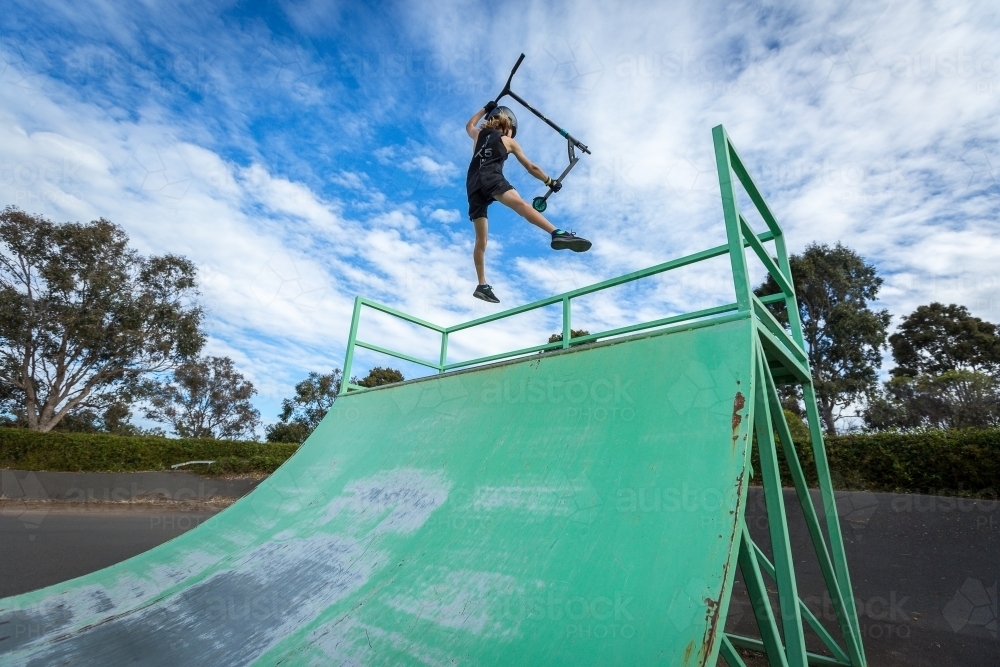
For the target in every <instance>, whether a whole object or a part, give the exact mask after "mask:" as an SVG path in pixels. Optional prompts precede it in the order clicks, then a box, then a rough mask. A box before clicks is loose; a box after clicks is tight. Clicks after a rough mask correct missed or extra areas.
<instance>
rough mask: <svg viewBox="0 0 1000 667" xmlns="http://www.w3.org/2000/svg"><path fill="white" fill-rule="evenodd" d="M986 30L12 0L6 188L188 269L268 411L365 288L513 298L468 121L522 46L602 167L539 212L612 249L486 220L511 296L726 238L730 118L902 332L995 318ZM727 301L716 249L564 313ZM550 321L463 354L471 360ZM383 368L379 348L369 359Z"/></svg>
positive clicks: (809, 224)
mask: <svg viewBox="0 0 1000 667" xmlns="http://www.w3.org/2000/svg"><path fill="white" fill-rule="evenodd" d="M998 33H1000V13H998V12H997V11H995V10H992V9H984V5H983V4H982V3H979V4H976V3H961V2H959V3H947V4H934V3H918V2H895V3H869V2H866V3H849V2H848V3H815V2H810V3H801V4H796V3H787V4H784V5H782V6H780V7H779V6H772V5H758V4H733V3H725V4H723V3H699V2H687V3H670V4H669V6H667V5H666V4H665V3H664V4H663V6H650V4H649V3H643V2H636V3H615V4H614V5H609V4H606V3H592V2H591V3H560V2H549V3H526V2H508V3H503V5H502V12H501V11H500V9H499V8H498V5H497V4H496V3H485V2H436V3H417V2H410V3H383V4H379V5H375V6H371V7H369V6H362V5H360V4H358V3H338V2H309V1H299V2H273V3H232V2H229V3H212V2H190V3H188V2H176V3H166V2H156V3H153V2H150V3H139V2H117V3H112V2H84V3H69V2H58V1H46V0H35V1H32V2H18V1H17V0H8V2H7V3H6V8H5V11H4V12H3V13H2V15H0V199H2V204H3V205H7V204H13V205H16V206H19V207H20V208H22V209H24V210H26V211H29V212H33V213H41V214H44V215H46V216H48V217H50V218H52V219H53V220H57V221H62V220H91V219H95V218H97V217H102V216H103V217H106V218H108V219H111V220H113V221H115V222H116V223H118V224H120V225H122V226H123V227H124V228H125V229H126V230H127V231H128V233H129V234H130V236H131V238H132V240H133V243H134V244H135V245H136V246H137V247H138V248H140V249H141V250H142V251H143V252H146V253H164V252H174V253H180V254H183V255H185V256H187V257H189V258H190V259H192V260H193V261H194V262H195V263H196V264H197V265H198V267H199V274H200V281H201V288H202V293H203V297H202V299H203V302H204V304H205V305H206V307H207V308H208V311H209V315H210V316H209V319H208V321H207V328H208V332H209V336H210V341H209V344H208V347H207V349H206V351H207V352H208V353H211V354H219V355H229V356H231V357H233V359H234V360H236V363H237V366H238V367H239V368H240V370H241V371H242V372H244V374H246V375H247V376H248V377H250V378H251V379H252V380H253V381H254V383H255V385H256V386H257V387H258V389H259V391H260V395H259V396H258V407H259V408H260V409H261V412H262V414H263V416H264V418H265V419H267V420H273V419H274V418H275V416H276V413H277V412H278V405H279V403H280V400H281V398H282V397H284V396H288V395H290V393H291V387H292V385H294V383H295V382H297V381H298V380H300V379H302V378H303V377H304V376H305V375H306V373H308V372H309V371H312V370H316V371H325V370H328V369H330V368H332V367H335V366H340V365H341V364H342V360H343V352H344V349H343V348H344V342H345V340H346V338H347V331H348V327H349V320H350V311H351V305H352V300H353V297H354V295H355V294H364V295H367V296H369V297H371V298H374V299H376V300H379V301H382V302H384V303H387V304H389V305H392V306H395V307H398V308H400V309H402V310H404V311H406V312H410V313H412V314H415V315H418V316H420V317H423V318H425V319H429V320H431V321H434V322H438V323H441V324H452V323H456V322H459V321H463V320H465V319H469V318H471V317H475V316H478V315H482V314H486V313H488V312H491V310H492V309H493V308H494V307H491V306H488V305H486V304H484V303H481V302H479V301H476V300H474V299H472V298H471V291H472V288H473V287H474V284H475V274H474V272H473V270H472V266H471V259H470V253H471V243H472V233H471V225H470V224H469V223H468V222H467V220H466V216H465V212H466V202H465V193H464V187H463V181H464V173H465V169H466V167H467V164H468V162H467V160H468V158H469V154H470V142H469V140H468V138H467V137H466V136H465V133H464V131H463V126H464V123H465V121H466V119H467V118H468V116H470V115H471V114H472V112H473V111H474V110H475V109H476V108H478V107H480V106H482V104H483V103H484V102H485V101H486V100H488V99H490V98H492V97H493V96H494V95H495V94H496V92H497V91H498V90H499V88H500V87H501V86H502V84H503V81H504V79H505V78H506V74H507V72H508V71H509V69H510V67H511V65H512V64H513V62H514V60H515V59H516V58H517V55H518V54H519V53H521V52H524V53H525V54H526V55H527V59H526V61H525V64H524V65H523V66H522V68H521V70H520V71H519V73H518V75H517V79H516V80H515V87H514V88H515V90H516V91H517V92H519V93H520V94H521V95H522V96H524V97H526V98H527V99H528V100H529V101H531V102H533V103H534V104H536V105H537V106H538V107H539V108H541V109H542V110H544V111H545V112H546V113H547V114H548V115H549V116H550V117H552V118H554V119H556V120H557V121H559V122H560V123H561V124H563V125H564V126H565V127H567V128H568V129H569V130H570V131H571V132H573V133H574V134H575V135H576V136H578V137H579V138H580V139H582V140H583V141H584V142H585V143H587V144H588V145H589V146H590V147H591V149H592V150H593V155H592V156H586V157H585V158H584V159H583V161H582V162H581V163H580V164H579V165H578V166H577V168H576V170H575V171H574V172H573V174H572V175H571V176H570V177H569V178H568V179H567V182H566V187H565V189H564V191H563V192H562V193H560V194H559V195H558V196H557V197H555V198H553V200H552V205H551V206H550V208H549V211H548V214H551V215H550V217H551V219H552V220H553V222H554V223H555V224H557V225H559V226H561V227H565V228H570V229H575V230H577V231H578V232H579V233H581V234H583V235H585V236H587V237H588V238H591V239H592V240H593V241H594V242H595V246H594V249H593V250H592V251H591V252H589V253H587V254H585V255H574V254H572V253H552V252H551V251H550V250H548V247H547V242H546V241H547V239H546V238H545V236H544V234H542V233H540V232H539V231H538V230H536V229H534V228H532V227H530V226H528V225H527V224H526V223H524V222H523V221H521V220H520V219H518V218H517V217H516V216H515V215H513V214H512V213H510V212H509V211H503V210H501V207H500V206H499V205H494V207H493V208H492V209H491V213H492V215H491V229H490V232H491V240H490V248H489V254H488V266H489V271H490V273H489V277H490V282H491V283H493V284H494V286H495V287H496V290H497V293H498V294H499V296H500V297H501V299H503V302H504V303H503V305H504V306H508V305H516V304H519V303H524V302H526V301H529V300H532V299H534V298H539V297H542V296H547V295H550V294H553V293H557V292H561V291H564V290H567V289H571V288H573V287H577V286H581V285H585V284H589V283H591V282H594V281H597V280H601V279H604V278H608V277H612V276H615V275H619V274H621V273H623V272H626V271H629V270H634V269H637V268H642V267H645V266H649V265H652V264H655V263H658V262H661V261H664V260H666V259H669V258H672V257H675V256H678V255H681V254H685V253H688V252H692V251H696V250H700V249H703V248H706V247H709V246H712V245H716V244H718V243H721V242H722V240H723V238H724V230H723V227H722V220H721V206H720V202H719V196H718V182H717V180H716V176H715V173H714V170H715V167H714V163H713V157H712V143H711V128H712V126H714V125H716V124H718V123H724V124H725V125H726V128H727V130H728V131H729V133H730V135H731V136H732V138H733V140H734V141H735V143H736V145H737V146H738V147H739V148H740V150H741V153H742V154H743V156H744V158H745V159H746V160H747V162H748V163H749V165H750V168H751V170H752V171H753V172H754V174H755V176H756V177H757V180H758V182H759V183H760V184H761V185H762V188H763V190H764V192H765V195H766V196H767V197H768V199H769V201H770V203H771V205H772V207H773V208H774V209H775V211H776V212H777V214H778V216H779V219H780V221H781V222H782V224H783V226H784V227H785V229H786V232H787V235H788V239H789V243H790V246H791V249H792V250H793V251H797V250H800V249H801V248H802V247H804V246H805V245H806V244H807V243H810V242H813V241H818V242H824V243H836V242H838V241H841V242H843V243H845V244H847V245H849V246H850V247H852V248H855V249H856V250H858V251H859V252H861V253H862V254H863V255H864V256H865V257H867V258H868V259H869V260H871V261H873V262H875V263H876V265H877V266H878V268H879V271H880V273H881V275H882V276H883V277H884V278H885V280H886V285H885V288H884V289H883V293H882V297H883V298H882V305H883V306H884V307H887V308H889V309H890V311H891V312H892V313H893V314H895V315H902V314H906V313H909V312H910V311H911V310H912V309H913V308H914V307H915V306H917V305H919V304H922V303H928V302H930V301H932V300H938V301H944V302H947V303H951V302H956V303H962V304H964V305H967V306H968V307H969V308H970V309H971V310H972V311H973V312H974V313H975V314H976V315H979V316H981V317H983V318H985V319H988V320H991V321H1000V271H998V270H997V268H996V267H997V266H998V264H1000V262H998V260H1000V246H998V244H997V243H996V242H995V239H996V238H997V232H998V226H1000V220H998V217H1000V215H998V214H1000V124H998V123H997V122H996V118H997V112H998V111H1000V48H998V47H997V45H996V44H997V42H996V39H995V37H996V35H997V34H998ZM515 110H517V109H516V108H515ZM519 118H520V120H521V129H520V131H519V134H518V139H519V140H520V141H521V143H522V145H523V146H524V148H525V150H526V152H527V153H528V155H529V157H531V158H532V159H534V160H535V161H536V162H538V163H539V164H540V165H541V166H542V167H543V168H544V169H546V170H547V171H548V172H549V173H558V170H560V169H561V168H562V166H564V163H565V159H566V158H565V143H563V142H562V140H561V139H559V137H558V136H557V135H555V133H553V132H552V131H551V130H549V129H548V128H547V127H545V126H543V125H542V124H541V123H540V122H538V121H536V120H535V119H533V118H531V117H530V116H529V114H527V113H526V112H521V113H519ZM507 172H508V174H509V177H510V179H511V181H512V182H513V183H514V185H515V186H516V187H517V188H518V190H519V191H520V192H521V193H522V194H523V195H524V196H525V197H526V198H530V197H531V196H534V195H535V194H538V193H540V192H541V188H540V187H539V184H538V183H537V182H536V181H533V179H531V178H530V177H528V176H527V175H526V174H525V173H524V172H523V171H522V170H520V169H519V167H517V166H516V165H515V164H514V163H513V161H512V162H511V164H510V165H509V166H508V168H507ZM755 277H756V278H757V279H759V278H761V277H762V274H761V273H760V271H759V269H758V272H757V273H756V274H755ZM731 291H732V288H731V278H730V274H729V269H728V265H727V264H726V263H725V262H724V261H723V262H716V263H712V264H710V265H708V266H705V267H699V268H696V269H692V270H687V271H684V272H679V273H677V274H674V273H671V274H668V275H666V276H663V277H661V278H659V279H656V280H652V281H649V283H648V284H646V285H643V286H641V287H637V288H634V289H629V290H622V291H621V292H618V293H614V294H609V295H602V296H595V297H593V298H590V299H587V300H584V301H583V302H581V303H580V307H579V312H578V313H577V312H576V311H575V317H576V318H577V319H576V322H575V323H576V324H579V325H580V326H583V327H585V328H588V329H590V330H598V329H601V328H607V327H611V326H617V325H622V324H627V323H630V322H635V321H639V320H643V319H652V318H654V317H659V316H663V315H666V314H672V313H675V312H681V311H687V310H691V309H694V308H698V307H703V306H710V305H716V304H719V303H726V302H729V301H731V300H732V295H731ZM555 322H556V316H555V314H554V313H552V314H548V313H538V314H536V315H531V316H525V317H521V318H518V319H517V320H515V321H512V322H510V323H508V324H505V325H504V326H496V327H492V328H491V329H489V330H488V331H485V332H482V333H477V334H475V335H469V336H466V337H464V338H462V337H458V338H457V339H456V340H455V341H454V342H453V343H452V346H451V349H452V352H453V357H452V359H460V358H469V357H471V356H472V355H474V354H477V353H487V352H495V351H498V350H500V349H513V348H515V347H521V346H523V342H524V341H525V340H535V339H537V338H539V337H541V338H544V337H545V336H547V335H548V333H550V332H552V331H555V330H556V329H557V328H558V327H557V325H556V324H555ZM363 334H364V336H365V338H367V339H372V340H373V342H377V343H383V344H387V345H391V346H395V347H405V348H406V351H408V352H411V353H414V354H418V355H419V354H426V355H428V356H430V357H432V358H433V356H434V349H435V345H436V343H435V341H434V340H432V339H431V338H430V337H428V336H424V335H422V334H420V333H419V332H414V331H411V330H409V329H407V328H405V327H400V326H399V325H398V324H395V323H392V322H390V321H388V320H386V319H380V318H377V317H373V318H371V319H370V320H366V321H365V323H364V328H363ZM385 361H386V360H385V359H381V358H378V357H376V356H374V355H372V356H368V355H367V354H362V355H360V357H359V358H358V368H357V370H360V371H364V370H365V369H367V368H368V367H370V366H372V365H375V364H382V363H385ZM404 371H405V372H407V373H412V372H413V369H410V368H404Z"/></svg>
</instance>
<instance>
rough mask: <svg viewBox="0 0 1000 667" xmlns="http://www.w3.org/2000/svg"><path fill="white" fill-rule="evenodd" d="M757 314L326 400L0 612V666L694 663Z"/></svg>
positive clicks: (737, 493)
mask: <svg viewBox="0 0 1000 667" xmlns="http://www.w3.org/2000/svg"><path fill="white" fill-rule="evenodd" d="M751 345H752V329H751V322H750V320H749V319H737V320H732V321H729V322H725V323H715V324H712V325H711V326H702V327H690V328H688V329H686V330H682V331H675V332H672V333H667V332H660V333H657V334H653V335H647V336H645V337H639V338H632V339H622V340H619V341H614V342H611V343H607V344H601V345H596V346H589V347H582V348H580V349H571V350H568V351H566V352H563V353H558V354H548V355H538V356H535V357H531V358H526V359H521V360H518V361H516V362H511V363H506V364H502V365H497V366H492V367H486V368H480V369H475V370H472V371H468V372H463V373H455V374H446V375H441V376H436V377H433V378H430V379H425V380H420V381H414V382H408V383H404V384H401V385H396V386H391V387H385V388H380V389H377V390H372V391H367V392H360V393H357V394H351V395H348V396H345V397H342V398H340V399H339V400H338V401H337V402H336V403H335V404H334V406H333V408H332V409H331V410H330V412H329V413H328V415H327V416H326V418H325V419H324V421H323V423H322V424H321V425H320V426H319V428H318V429H317V430H316V431H315V433H313V435H312V436H311V437H310V438H309V440H308V441H307V442H306V443H305V444H304V445H303V446H302V448H301V449H300V450H299V452H298V453H296V455H295V456H294V457H292V458H291V459H290V460H289V461H288V462H287V463H286V464H285V465H284V466H282V467H281V468H280V469H279V470H278V471H277V472H275V474H274V475H272V476H271V477H270V478H268V479H267V480H266V481H265V482H264V483H262V484H261V485H260V486H259V487H258V488H257V489H256V490H255V491H254V492H253V493H251V494H250V495H249V496H247V497H246V498H244V499H242V500H240V501H239V502H237V503H236V504H235V505H233V506H232V507H231V508H229V509H228V510H226V511H224V512H222V513H221V514H219V515H217V516H216V517H214V518H213V519H211V520H210V521H208V522H206V523H205V524H203V525H202V526H200V527H198V528H196V529H194V530H192V531H190V532H188V533H186V534H184V535H182V536H180V537H178V538H176V539H174V540H172V541H171V542H169V543H167V544H164V545H162V546H160V547H158V548H156V549H153V550H151V551H149V552H147V553H144V554H142V555H140V556H137V557H135V558H132V559H129V560H127V561H125V562H123V563H120V564H118V565H116V566H114V567H110V568H107V569H105V570H101V571H99V572H95V573H93V574H91V575H87V576H85V577H81V578H79V579H75V580H72V581H69V582H66V583H64V584H60V585H57V586H52V587H49V588H46V589H42V590H40V591H35V592H33V593H29V594H26V595H22V596H17V597H13V598H7V599H5V600H2V601H0V637H2V639H0V664H3V665H31V666H35V665H38V666H45V667H50V666H51V665H64V664H65V665H101V666H105V665H124V664H128V665H150V666H152V665H164V666H166V665H169V666H171V667H173V666H174V665H279V664H280V665H456V664H461V665H498V666H499V665H517V664H520V665H572V666H574V667H576V666H579V665H628V666H630V667H631V666H634V665H702V664H706V663H708V662H709V661H714V659H715V656H716V655H717V651H718V642H719V640H720V636H721V630H722V627H721V625H722V623H723V622H724V619H725V612H726V607H727V606H728V600H729V588H731V585H732V577H733V570H734V568H735V562H734V556H733V553H732V551H733V543H734V534H735V531H736V530H737V526H738V525H739V519H740V516H741V514H742V511H741V506H742V505H741V503H742V502H743V499H744V498H745V493H746V490H745V480H744V470H745V469H746V444H747V443H746V434H747V432H748V429H747V424H748V422H749V421H751V420H750V419H748V418H747V414H746V412H747V410H748V409H749V408H746V407H745V405H746V404H748V403H749V401H745V400H744V396H752V389H751V387H750V386H749V384H750V382H751V378H752V373H751V363H752V359H753V355H752V353H751V350H752V348H751Z"/></svg>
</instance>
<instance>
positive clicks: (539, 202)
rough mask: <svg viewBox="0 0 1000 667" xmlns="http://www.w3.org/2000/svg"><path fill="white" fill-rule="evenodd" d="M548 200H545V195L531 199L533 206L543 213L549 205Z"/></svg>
mask: <svg viewBox="0 0 1000 667" xmlns="http://www.w3.org/2000/svg"><path fill="white" fill-rule="evenodd" d="M548 205H549V204H548V202H547V201H545V197H535V198H534V199H532V200H531V207H532V208H533V209H535V210H536V211H538V212H539V213H541V212H542V211H544V210H545V209H546V208H547V207H548Z"/></svg>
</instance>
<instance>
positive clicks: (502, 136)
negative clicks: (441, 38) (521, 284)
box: [465, 101, 591, 303]
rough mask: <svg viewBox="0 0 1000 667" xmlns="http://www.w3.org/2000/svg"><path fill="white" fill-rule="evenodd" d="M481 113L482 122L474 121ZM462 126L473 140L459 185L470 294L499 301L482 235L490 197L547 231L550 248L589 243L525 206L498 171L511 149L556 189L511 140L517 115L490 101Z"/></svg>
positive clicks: (580, 247)
mask: <svg viewBox="0 0 1000 667" xmlns="http://www.w3.org/2000/svg"><path fill="white" fill-rule="evenodd" d="M483 116H486V122H485V123H483V125H482V127H477V126H476V124H477V123H478V122H479V121H480V119H481V118H482V117H483ZM465 131H466V132H468V133H469V136H470V137H472V141H473V142H474V143H475V146H474V148H473V149H472V162H471V163H470V164H469V175H468V177H466V180H465V187H466V190H467V191H468V193H469V219H471V220H472V224H473V226H475V228H476V245H475V248H474V249H473V251H472V260H473V262H474V263H475V265H476V274H477V276H478V278H479V285H478V286H477V287H476V291H475V292H473V293H472V296H474V297H476V298H477V299H482V300H483V301H489V302H490V303H500V299H498V298H497V297H496V295H495V294H494V293H493V288H492V287H490V286H489V285H488V284H487V283H486V237H487V233H488V220H487V219H486V209H487V208H488V207H489V205H490V204H492V203H493V200H496V201H498V202H500V203H501V204H504V205H505V206H508V207H510V208H512V209H513V210H514V212H515V213H517V214H518V215H520V216H521V217H522V218H524V219H525V220H527V221H528V222H530V223H531V224H533V225H535V226H536V227H540V228H541V229H544V230H545V231H547V232H548V233H549V234H550V235H551V236H552V243H551V244H550V245H551V247H552V249H553V250H564V249H567V248H568V249H570V250H572V251H574V252H586V251H587V250H589V249H590V245H591V243H590V241H588V240H587V239H583V238H580V237H579V236H577V235H576V234H574V233H573V232H566V231H563V230H561V229H556V227H555V225H553V224H552V223H551V222H549V221H548V220H546V219H545V217H544V216H543V215H542V214H541V213H539V212H538V211H536V210H535V209H534V208H532V207H531V204H529V203H527V202H526V201H524V200H523V199H521V195H519V194H517V190H515V189H514V186H513V185H511V184H510V183H508V182H507V179H506V178H504V176H503V163H504V161H505V160H506V159H507V155H508V154H511V153H513V154H514V157H516V158H517V161H518V162H520V163H521V166H523V167H524V168H525V169H527V170H528V173H529V174H531V175H532V176H534V177H535V178H537V179H538V180H540V181H541V182H543V183H545V185H546V186H548V187H551V188H552V190H553V191H555V192H559V190H560V189H561V188H562V183H560V182H559V181H556V180H553V179H551V178H549V177H548V176H546V175H545V172H544V171H542V170H541V169H540V168H539V167H538V166H536V165H535V164H533V163H532V162H531V161H530V160H529V159H528V158H527V157H525V155H524V153H523V152H522V151H521V146H520V145H519V144H518V143H517V142H516V141H514V135H515V134H517V118H516V117H515V116H514V112H513V111H511V110H510V109H508V108H507V107H501V106H497V104H496V102H493V101H490V102H487V103H486V106H485V107H483V108H482V109H480V110H479V111H477V112H476V113H475V115H474V116H472V118H470V119H469V122H468V123H466V124H465Z"/></svg>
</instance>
